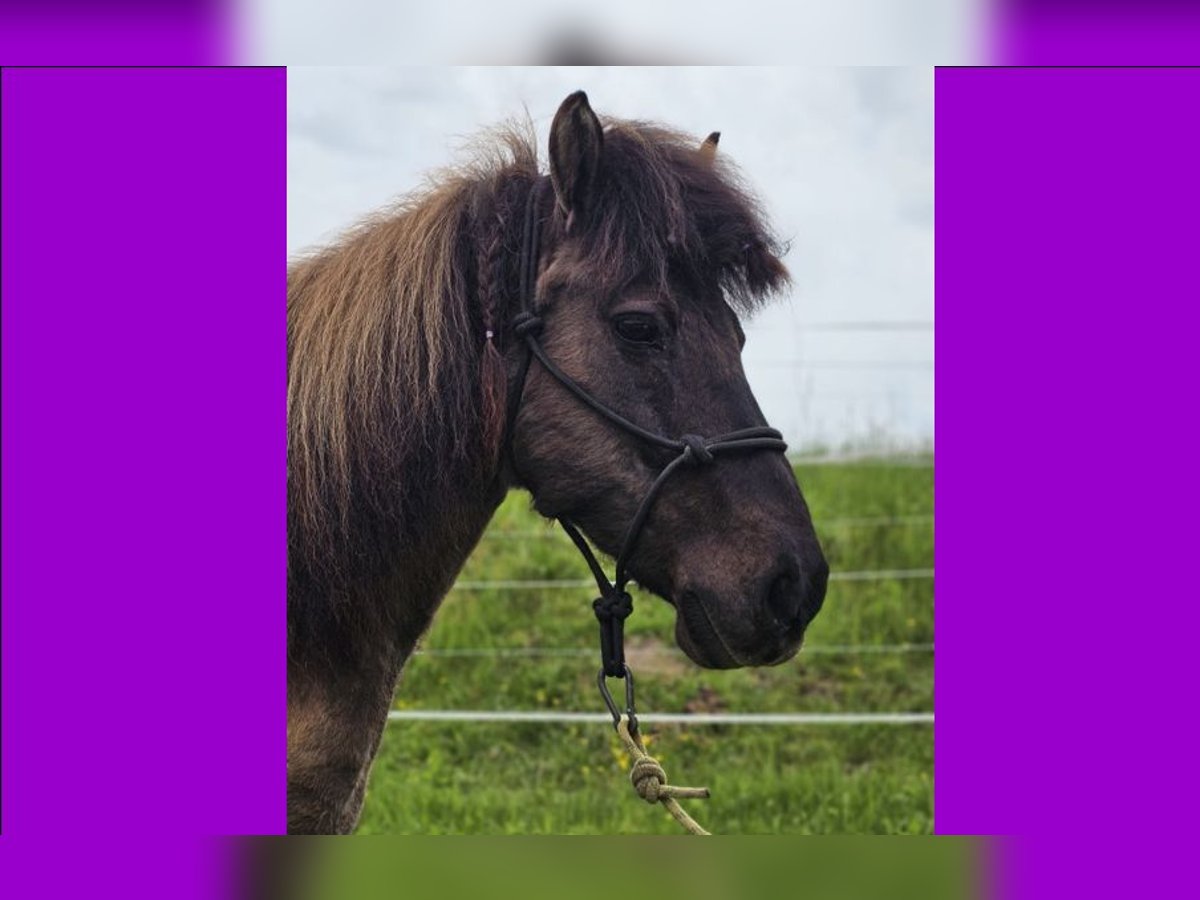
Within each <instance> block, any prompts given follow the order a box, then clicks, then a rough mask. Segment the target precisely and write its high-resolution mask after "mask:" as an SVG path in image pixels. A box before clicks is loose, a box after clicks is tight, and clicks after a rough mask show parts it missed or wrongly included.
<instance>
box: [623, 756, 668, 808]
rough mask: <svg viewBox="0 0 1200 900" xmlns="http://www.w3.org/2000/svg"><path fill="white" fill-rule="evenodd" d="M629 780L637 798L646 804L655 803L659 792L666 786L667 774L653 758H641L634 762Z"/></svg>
mask: <svg viewBox="0 0 1200 900" xmlns="http://www.w3.org/2000/svg"><path fill="white" fill-rule="evenodd" d="M629 780H630V781H631V782H632V783H633V789H634V790H635V791H637V793H638V796H639V797H641V798H642V799H643V800H645V801H646V802H647V803H657V802H658V800H659V792H660V791H661V790H662V788H664V787H665V786H666V784H667V773H666V772H664V771H663V767H662V766H660V765H659V764H658V760H657V759H655V758H654V757H653V756H643V757H641V758H640V759H638V760H636V761H635V762H634V764H633V768H632V769H631V770H630V771H629Z"/></svg>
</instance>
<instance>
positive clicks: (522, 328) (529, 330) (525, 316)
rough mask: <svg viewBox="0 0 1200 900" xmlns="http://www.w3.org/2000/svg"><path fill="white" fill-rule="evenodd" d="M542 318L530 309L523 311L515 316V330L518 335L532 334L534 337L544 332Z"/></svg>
mask: <svg viewBox="0 0 1200 900" xmlns="http://www.w3.org/2000/svg"><path fill="white" fill-rule="evenodd" d="M542 324H543V322H542V319H541V317H540V316H535V315H534V314H533V313H531V312H528V311H522V312H519V313H517V314H516V315H515V316H513V331H515V332H516V334H517V337H525V336H526V335H530V334H532V335H533V336H534V337H536V336H537V335H539V334H541V333H542Z"/></svg>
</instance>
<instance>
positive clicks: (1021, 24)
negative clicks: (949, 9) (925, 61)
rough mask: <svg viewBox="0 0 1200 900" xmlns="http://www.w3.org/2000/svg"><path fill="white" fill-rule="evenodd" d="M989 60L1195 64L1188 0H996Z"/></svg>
mask: <svg viewBox="0 0 1200 900" xmlns="http://www.w3.org/2000/svg"><path fill="white" fill-rule="evenodd" d="M991 6H992V8H991V10H990V11H989V15H988V17H987V18H988V34H987V44H988V53H987V56H988V58H989V59H990V60H992V61H994V62H998V63H1003V64H1005V65H1018V66H1028V65H1043V66H1079V65H1109V66H1112V65H1126V66H1130V65H1195V64H1197V63H1200V10H1197V9H1196V7H1195V4H1194V3H1191V2H1189V0H1177V2H1173V0H1109V2H1095V0H1074V2H1072V0H991Z"/></svg>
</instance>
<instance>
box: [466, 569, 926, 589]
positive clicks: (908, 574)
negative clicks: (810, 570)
mask: <svg viewBox="0 0 1200 900" xmlns="http://www.w3.org/2000/svg"><path fill="white" fill-rule="evenodd" d="M910 579H917V580H921V581H926V580H932V579H933V569H865V570H863V571H860V572H834V573H833V574H832V575H830V576H829V580H830V581H906V580H910ZM595 586H596V583H595V582H594V581H592V580H591V579H590V578H498V579H495V580H485V581H477V580H472V579H462V580H460V581H457V582H455V583H454V587H452V588H451V589H450V590H452V591H536V590H549V589H560V588H586V587H595Z"/></svg>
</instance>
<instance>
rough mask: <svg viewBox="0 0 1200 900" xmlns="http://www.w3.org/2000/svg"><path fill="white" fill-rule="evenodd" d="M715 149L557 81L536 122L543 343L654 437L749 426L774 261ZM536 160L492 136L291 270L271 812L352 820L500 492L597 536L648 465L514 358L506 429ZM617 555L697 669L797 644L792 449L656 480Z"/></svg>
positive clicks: (820, 591)
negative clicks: (544, 136) (278, 760)
mask: <svg viewBox="0 0 1200 900" xmlns="http://www.w3.org/2000/svg"><path fill="white" fill-rule="evenodd" d="M525 131H526V132H527V131H529V129H528V128H526V129H525ZM716 141H717V136H716V135H713V136H711V137H710V138H709V139H708V141H706V142H704V144H701V145H698V144H697V143H696V142H695V141H694V140H693V139H690V138H687V137H684V136H683V135H680V134H678V133H676V132H674V131H670V130H668V129H665V128H662V127H659V126H657V125H650V124H646V123H641V122H627V121H616V120H610V121H608V122H607V123H606V124H604V125H602V124H601V122H600V120H599V119H598V118H597V117H596V115H595V113H593V112H592V109H591V107H590V106H589V105H588V101H587V97H586V96H585V95H584V94H583V92H578V93H575V94H572V95H571V96H570V97H568V98H567V99H566V100H565V101H564V102H563V104H562V106H561V107H560V109H559V110H558V113H557V115H556V116H555V118H554V122H553V125H552V126H551V134H550V148H549V149H550V152H549V174H550V178H551V182H552V184H553V190H552V191H546V192H543V193H539V195H538V196H544V197H545V199H546V204H545V209H544V210H540V211H539V212H541V213H543V215H544V222H545V224H544V226H543V228H542V231H541V237H540V245H539V247H538V250H539V255H538V259H539V261H540V262H539V265H538V270H537V273H536V283H535V284H536V290H535V296H536V304H537V311H538V314H539V316H541V317H542V319H543V320H544V332H543V335H542V338H541V341H542V346H543V347H544V349H545V352H546V353H547V354H548V356H549V357H550V358H552V359H553V360H554V361H555V363H556V364H557V365H558V367H559V368H560V369H561V370H563V371H564V372H565V373H566V374H567V375H568V376H570V377H571V378H573V379H574V380H576V381H577V382H578V383H579V384H580V385H582V386H583V387H584V388H585V389H586V390H587V391H588V392H590V393H591V394H592V395H593V396H595V397H596V398H598V399H599V400H600V401H601V402H603V403H605V404H607V405H608V406H609V407H611V408H612V409H615V410H619V411H620V412H621V413H622V415H624V416H626V417H627V418H629V419H631V420H632V421H634V422H637V423H638V424H639V425H641V426H643V427H644V428H647V429H649V430H652V431H655V432H657V433H660V434H663V435H670V436H677V435H680V434H687V433H692V434H719V433H723V432H729V431H733V430H735V429H739V428H745V427H748V426H757V425H763V424H764V422H763V417H762V413H761V412H760V411H759V408H758V405H757V404H756V403H755V401H754V397H753V396H752V395H751V392H750V388H749V386H748V385H747V384H746V379H745V375H744V373H743V371H742V366H741V360H740V354H741V348H742V344H743V343H744V340H745V338H744V335H743V334H742V330H741V327H740V326H739V324H738V315H737V314H738V313H745V312H748V311H749V310H751V309H752V308H753V307H754V306H755V305H756V304H757V303H759V302H760V301H761V300H762V299H763V298H765V297H767V296H769V295H770V294H771V293H772V292H773V291H775V290H777V289H779V288H780V287H782V286H783V285H784V284H785V283H786V280H787V272H786V270H785V268H784V266H783V264H782V263H781V262H780V261H779V258H778V255H779V253H780V252H781V251H780V248H779V246H778V244H777V243H776V241H775V240H774V239H773V238H772V236H771V234H770V233H769V231H768V230H767V228H766V226H765V225H764V223H763V220H762V216H761V214H760V212H759V209H758V207H757V206H756V204H755V202H754V200H753V199H752V197H751V196H750V194H749V193H748V192H747V191H746V189H745V188H744V187H743V186H742V185H741V183H740V181H739V179H738V177H737V176H736V174H735V172H734V171H733V169H732V168H731V167H730V166H729V165H728V164H727V163H726V162H725V161H724V160H723V159H718V158H717V155H716V152H715V151H716ZM538 178H539V171H538V160H537V152H536V143H535V140H534V138H533V136H532V135H531V134H529V133H523V132H522V131H521V130H514V129H509V130H505V131H502V132H499V133H498V134H496V135H493V137H492V138H491V139H490V140H489V141H488V142H487V144H486V146H485V147H484V148H483V149H482V150H481V152H480V153H479V155H478V156H477V158H476V159H475V161H474V162H473V163H471V164H468V165H466V166H463V167H460V168H457V169H453V170H450V171H449V172H447V173H445V174H443V175H442V176H441V177H440V178H439V179H438V180H436V182H435V183H434V184H433V186H432V187H430V188H429V189H427V190H425V191H424V192H420V193H417V194H413V195H411V196H410V197H408V198H407V199H405V200H403V201H401V203H400V204H399V206H398V207H396V208H395V209H393V210H391V211H389V212H387V213H385V214H382V215H379V216H377V217H375V218H372V219H370V220H368V221H367V222H365V223H364V224H362V225H360V226H359V227H357V228H356V229H354V230H353V231H351V232H349V233H348V234H347V235H346V236H344V237H343V238H342V239H341V240H339V241H338V242H337V243H336V244H334V245H333V246H331V247H327V248H325V249H323V250H320V251H318V252H316V253H314V254H313V255H311V256H309V257H307V258H305V259H303V260H300V261H298V262H296V263H294V264H293V265H292V266H291V268H290V269H289V272H288V830H289V831H291V832H349V831H352V830H353V829H354V827H355V825H356V823H357V821H358V815H359V810H360V808H361V806H362V799H363V792H364V789H365V785H366V779H367V774H368V772H369V770H370V766H371V761H372V759H373V758H374V756H375V753H376V750H377V748H378V745H379V740H380V737H381V735H382V732H383V728H384V725H385V723H386V720H387V712H388V709H389V706H390V704H391V699H392V693H393V690H394V688H395V685H396V681H397V679H398V677H399V674H400V670H401V668H402V666H403V665H404V662H405V660H406V659H407V657H408V656H409V654H410V653H411V652H412V650H413V647H414V645H415V644H416V642H417V640H418V638H419V637H420V636H421V634H422V633H423V632H424V631H425V630H426V629H427V628H428V627H429V624H430V621H431V620H432V618H433V615H434V613H435V611H436V610H437V608H438V605H439V603H440V602H441V600H442V598H443V596H444V595H445V594H446V592H447V590H449V588H450V586H451V584H452V583H453V581H454V578H455V575H456V574H457V573H458V571H459V569H460V568H461V566H462V565H463V563H464V561H465V560H466V558H467V556H468V554H469V553H470V552H471V549H472V548H473V547H474V546H475V544H476V542H477V541H478V540H479V537H480V534H481V533H482V532H483V529H484V527H485V526H486V525H487V523H488V520H489V519H490V517H491V516H492V513H493V512H494V511H495V509H496V507H497V505H498V504H499V503H500V501H501V500H502V499H503V497H504V495H505V493H506V492H507V491H508V490H509V488H511V487H523V488H525V489H527V490H528V491H529V492H530V493H531V494H532V495H533V502H534V505H535V506H536V508H537V509H538V510H539V511H540V512H541V513H543V514H544V515H546V516H564V517H568V518H569V519H571V520H572V521H574V522H575V523H577V524H578V525H579V526H580V527H581V528H582V529H583V531H584V532H585V533H586V534H587V535H588V536H589V537H590V538H591V539H592V540H593V541H594V542H595V543H596V544H597V545H598V546H599V547H600V548H601V549H602V550H604V551H605V552H607V553H614V552H615V551H616V549H617V548H618V547H619V546H620V542H621V539H622V537H623V534H624V530H625V528H626V527H627V526H628V524H629V522H630V520H631V518H632V517H633V515H634V512H635V510H636V508H637V505H638V503H639V501H640V500H641V498H642V497H643V496H644V495H645V494H646V491H647V488H648V487H649V486H650V484H651V483H652V482H653V480H654V477H655V475H656V474H657V473H658V472H659V470H660V469H662V467H663V465H664V463H665V462H666V459H665V458H664V456H663V451H662V450H661V448H657V447H654V446H653V445H648V444H646V443H644V442H639V441H637V440H636V439H634V438H633V437H631V436H630V435H629V434H627V433H626V432H624V431H621V430H619V429H616V428H613V427H612V425H611V424H610V423H608V422H606V421H605V420H604V419H603V418H601V417H600V416H599V415H597V414H596V413H595V412H594V411H592V410H590V409H588V408H587V407H586V406H584V405H583V404H581V403H580V402H579V401H578V399H576V398H575V397H573V396H571V395H570V394H569V393H568V392H567V391H566V390H564V389H563V387H562V385H561V384H559V383H558V382H557V381H555V380H554V379H553V378H551V377H550V376H549V375H548V374H547V372H546V371H545V370H544V369H542V368H541V367H539V366H538V365H537V364H536V363H535V364H534V365H532V366H531V367H530V368H529V370H528V374H527V376H526V378H525V381H524V385H523V388H522V389H521V394H520V402H519V406H517V405H516V404H512V406H513V408H514V409H515V414H513V415H512V416H511V421H510V416H509V415H508V414H507V410H508V408H509V406H510V403H509V400H510V398H511V397H512V395H513V393H514V392H516V391H517V390H518V388H519V385H517V383H516V382H517V380H518V378H519V377H520V374H521V373H522V371H523V363H524V362H525V353H526V352H527V350H526V348H525V347H524V346H523V344H522V342H521V341H520V340H518V339H517V338H516V337H515V335H514V334H513V331H512V328H511V326H510V322H511V320H512V317H513V316H514V314H516V313H517V312H518V311H519V310H520V309H521V303H522V298H521V297H519V296H518V294H519V290H518V278H519V272H518V268H519V264H520V259H519V257H520V256H521V249H522V226H523V221H524V217H525V207H526V203H527V200H528V198H529V196H530V192H531V190H532V187H533V185H534V183H535V181H537V179H538ZM629 570H630V572H631V573H632V574H633V576H634V577H635V578H636V579H637V580H638V582H639V584H641V585H642V586H643V587H644V588H646V589H648V590H650V591H653V592H654V593H656V594H658V595H659V596H661V597H663V598H664V599H666V600H667V602H669V603H671V604H672V605H673V606H674V607H675V609H676V627H675V632H676V639H677V641H678V643H679V645H680V647H682V648H683V650H684V651H685V652H686V653H687V654H688V656H690V657H691V658H692V659H693V660H694V661H695V662H697V663H698V664H700V665H702V666H708V667H713V668H731V667H737V666H746V665H771V664H775V663H779V662H782V661H784V660H787V659H789V658H791V657H792V656H793V655H794V654H795V653H796V651H797V650H798V649H799V646H800V642H801V639H802V636H803V633H804V629H805V626H806V625H807V624H808V622H809V620H811V618H812V617H813V616H814V615H816V613H817V611H818V610H819V609H820V606H821V602H822V599H823V597H824V594H825V584H826V580H827V577H828V567H827V566H826V563H825V559H824V557H823V556H822V553H821V548H820V545H819V544H818V542H817V538H816V535H815V533H814V531H813V527H812V522H811V520H810V518H809V514H808V509H807V507H806V505H805V503H804V499H803V498H802V497H801V495H800V490H799V488H798V486H797V484H796V480H795V478H794V477H793V475H792V472H791V469H790V468H789V466H788V464H787V462H786V460H785V459H784V457H783V456H782V455H781V454H779V453H762V452H755V453H748V454H741V455H738V457H737V458H730V457H724V458H721V459H720V460H718V461H717V462H716V463H715V464H713V465H709V466H705V467H704V468H702V469H700V468H695V469H690V468H689V469H687V470H686V471H683V470H681V471H680V473H679V474H678V475H676V476H674V477H673V478H672V480H671V482H670V483H669V484H667V485H666V486H665V488H664V489H663V491H662V493H661V494H660V495H659V498H658V500H657V502H656V503H655V505H654V507H653V510H652V512H651V514H650V517H649V519H648V520H647V522H646V525H645V528H644V531H643V532H642V535H641V538H640V539H639V541H638V543H637V548H636V551H635V552H634V553H633V554H632V556H631V558H630V561H629Z"/></svg>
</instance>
